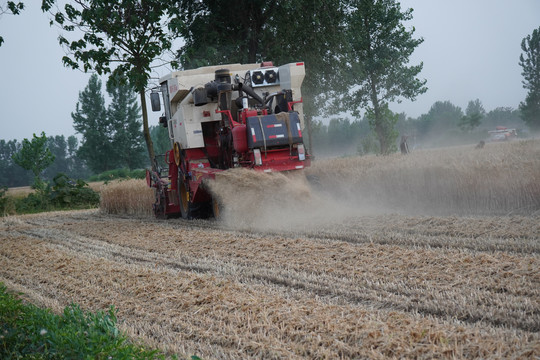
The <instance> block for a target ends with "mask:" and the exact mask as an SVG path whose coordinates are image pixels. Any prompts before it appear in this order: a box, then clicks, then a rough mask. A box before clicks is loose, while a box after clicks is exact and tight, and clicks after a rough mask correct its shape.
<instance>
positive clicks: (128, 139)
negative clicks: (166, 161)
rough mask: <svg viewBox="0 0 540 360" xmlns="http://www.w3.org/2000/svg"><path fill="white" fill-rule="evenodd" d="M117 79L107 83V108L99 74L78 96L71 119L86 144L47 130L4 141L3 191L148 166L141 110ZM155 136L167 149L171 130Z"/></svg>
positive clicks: (0, 159) (0, 160)
mask: <svg viewBox="0 0 540 360" xmlns="http://www.w3.org/2000/svg"><path fill="white" fill-rule="evenodd" d="M116 80H117V81H115V82H112V81H111V82H108V83H107V85H106V91H107V94H108V95H109V98H110V104H109V105H108V106H106V105H105V103H106V101H105V96H104V94H103V91H102V83H101V81H100V80H99V78H98V76H97V75H95V74H93V75H92V76H91V77H90V79H89V82H88V85H87V86H86V87H85V89H84V90H82V91H81V92H80V93H79V101H78V102H77V103H76V105H75V111H74V112H73V113H72V114H71V117H72V120H73V127H74V129H75V131H76V132H77V134H79V135H80V136H81V138H82V140H81V141H79V140H78V138H77V137H76V136H74V135H72V136H69V137H67V138H66V137H65V136H64V135H57V136H48V137H47V136H46V134H45V133H43V132H42V133H41V135H40V136H37V135H36V134H34V136H33V138H32V139H24V140H23V141H22V142H19V141H17V140H9V141H6V140H0V187H4V186H6V187H17V186H27V185H30V184H33V185H34V186H35V187H42V185H43V181H51V180H53V179H54V177H55V176H56V175H57V174H58V173H63V174H65V175H67V176H68V177H70V178H81V179H88V178H89V177H90V176H91V175H94V174H100V173H103V172H105V171H108V170H113V169H118V168H127V169H130V170H133V169H140V168H145V167H147V166H148V165H149V161H148V158H147V157H146V154H145V148H144V142H143V141H144V140H143V136H142V131H141V120H140V106H139V105H138V104H137V99H136V96H135V93H134V92H133V90H132V89H131V88H130V87H129V86H128V85H126V83H125V82H122V81H121V80H119V79H116ZM151 133H152V136H153V137H155V138H156V142H157V145H158V146H160V147H161V148H160V150H163V149H162V148H163V147H164V145H163V144H164V143H165V140H166V139H168V136H167V134H166V131H165V134H163V132H162V131H159V129H158V127H157V126H155V127H153V128H152V129H151ZM163 135H165V137H164V136H163ZM167 146H169V145H167ZM164 151H165V150H163V152H164Z"/></svg>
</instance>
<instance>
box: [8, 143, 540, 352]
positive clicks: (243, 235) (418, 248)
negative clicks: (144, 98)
mask: <svg viewBox="0 0 540 360" xmlns="http://www.w3.org/2000/svg"><path fill="white" fill-rule="evenodd" d="M489 145H497V146H493V147H492V149H490V147H491V146H489ZM513 146H515V148H513ZM515 149H517V150H515ZM520 149H521V150H520ZM483 150H490V151H489V152H486V153H478V152H476V153H475V152H474V150H470V149H466V148H456V149H451V151H446V152H443V153H442V154H436V157H437V158H440V159H443V160H445V161H443V162H439V161H440V160H433V161H435V163H433V166H432V167H434V168H436V169H437V170H433V171H435V172H436V173H437V174H441V173H439V171H442V174H450V172H448V173H447V172H445V171H449V170H442V169H439V166H441V167H442V168H443V169H444V167H445V166H446V167H451V168H452V169H453V170H452V171H454V170H455V169H458V170H460V169H461V170H460V172H458V174H459V175H460V176H458V175H455V177H450V178H448V179H446V182H444V184H443V185H435V184H432V188H431V190H430V191H428V192H425V194H422V193H421V194H420V195H418V194H417V196H416V197H415V198H416V199H417V200H416V201H417V203H415V205H417V208H415V209H412V208H413V207H412V205H411V204H410V203H408V204H407V206H405V207H400V206H399V205H400V204H401V203H400V202H399V201H398V202H396V203H394V202H389V198H388V197H386V198H383V199H382V200H380V201H379V203H376V202H375V203H373V202H372V201H369V202H368V201H367V198H366V197H367V196H368V195H370V192H374V191H375V190H377V191H379V193H380V194H383V195H386V192H388V191H390V190H391V188H392V187H395V186H398V185H399V184H401V183H402V182H403V181H404V179H406V178H407V179H408V181H411V179H423V180H424V181H427V180H426V175H425V174H424V175H422V176H420V175H418V173H419V172H420V173H421V172H424V173H425V172H426V171H429V170H427V169H428V167H427V161H428V158H430V157H431V159H435V155H434V154H433V153H432V154H431V155H430V154H428V153H427V152H426V153H421V152H418V153H413V154H411V156H407V157H403V156H397V155H396V156H392V157H388V158H386V157H385V158H380V157H363V158H345V159H334V160H330V161H329V163H326V164H325V163H324V162H326V161H327V160H324V162H323V161H315V162H314V164H313V167H312V168H311V169H309V171H308V180H306V178H302V177H299V176H296V177H290V176H285V175H283V174H274V175H273V176H269V177H261V174H256V175H253V176H251V175H246V174H245V173H243V172H242V171H238V172H236V171H235V172H230V173H228V174H225V175H224V177H222V178H221V179H218V180H217V181H216V183H215V184H213V185H212V186H213V191H215V192H216V193H218V194H219V195H220V196H221V199H222V200H223V201H224V202H225V204H226V205H228V207H226V208H225V214H224V217H223V218H222V219H221V220H219V221H211V220H194V221H185V220H182V219H172V220H167V221H163V220H157V219H154V218H153V217H152V216H151V215H150V214H149V213H139V212H137V211H135V208H136V206H137V205H136V204H137V203H138V202H137V201H135V202H131V204H132V205H130V206H119V205H115V206H116V207H115V208H116V209H120V210H118V211H107V208H106V207H105V205H103V204H105V203H104V202H103V203H102V207H101V209H97V210H83V211H72V212H53V213H47V214H36V215H25V216H16V217H6V218H3V219H1V220H0V239H1V244H0V281H1V282H4V283H5V284H6V286H7V287H8V288H9V289H11V290H12V291H16V292H22V293H23V294H24V295H23V296H24V298H26V299H27V300H29V301H31V302H33V303H36V304H38V305H40V306H46V307H50V308H52V309H53V310H54V311H61V310H62V309H63V307H64V306H66V305H69V304H70V303H71V302H76V303H79V304H80V305H81V306H82V307H83V308H85V309H89V310H98V309H105V308H107V307H108V306H110V305H114V306H115V307H116V308H117V310H118V319H119V324H120V327H121V329H122V330H123V331H125V332H126V333H127V334H129V335H130V336H131V337H133V338H136V339H140V340H142V341H144V342H146V343H147V344H149V345H151V346H155V347H158V348H160V349H162V350H164V351H166V352H168V353H169V354H178V355H179V357H180V358H183V359H184V358H185V359H187V358H189V357H190V356H191V355H198V356H199V357H201V358H203V359H359V358H369V359H389V358H390V359H392V358H395V359H398V358H419V359H433V358H444V359H460V358H483V359H485V358H490V359H491V358H494V359H534V358H538V357H540V272H539V271H538V269H539V268H540V236H539V234H540V214H539V213H538V209H537V208H535V206H536V205H535V204H536V203H535V201H538V198H537V197H536V195H535V194H537V193H535V191H537V188H536V187H535V184H534V183H533V182H531V181H529V180H531V179H533V180H534V179H538V177H536V176H537V175H536V174H537V173H538V170H539V168H538V166H537V165H538V161H539V160H538V157H536V158H535V156H536V155H537V154H538V144H537V143H535V142H529V143H527V142H525V143H515V144H487V145H486V148H485V149H483ZM514 151H515V152H514ZM519 151H522V153H521V154H520V153H519ZM459 152H463V156H464V158H463V159H462V161H459V160H458V159H455V161H454V163H451V162H450V161H449V159H447V158H444V156H446V155H448V154H449V153H453V154H457V153H459ZM469 152H471V153H472V155H470V154H469ZM509 152H510V153H509ZM512 152H514V153H513V154H511V153H512ZM535 154H536V155H535ZM469 155H470V158H466V156H469ZM489 159H491V163H488V162H487V160H489ZM501 159H511V160H513V161H514V162H513V163H512V165H509V168H512V166H515V169H514V170H513V171H514V174H515V176H514V180H515V181H514V182H512V181H511V180H512V177H509V176H507V175H505V174H507V172H506V170H504V166H503V169H502V170H501V174H502V176H501V177H500V179H499V180H498V178H497V176H494V175H493V176H492V177H491V178H490V179H489V180H488V182H487V184H488V185H489V186H488V189H490V191H491V192H493V191H495V189H503V185H506V190H505V192H512V191H513V192H514V194H515V192H516V191H518V194H522V195H523V197H522V199H521V200H519V201H517V200H512V199H511V198H510V197H508V198H507V199H506V200H504V201H500V202H499V203H500V204H502V205H501V206H504V207H505V208H504V211H501V210H500V209H499V208H497V207H496V206H495V203H494V202H493V201H492V200H489V201H488V200H486V201H485V202H484V203H483V204H484V205H482V206H479V205H474V204H470V205H468V207H466V209H465V210H463V209H462V210H459V209H458V208H457V205H458V204H459V205H463V204H464V203H463V202H462V201H463V200H461V198H459V197H458V198H457V200H456V199H454V196H455V195H450V194H438V193H437V192H435V190H436V189H441V188H447V189H452V191H456V188H454V187H451V186H450V185H451V184H452V183H453V182H454V181H458V179H464V178H467V177H463V176H464V175H465V174H469V175H471V174H472V173H473V172H475V171H476V170H471V169H470V166H471V164H474V163H476V161H477V162H478V163H477V166H478V169H481V171H483V172H485V171H487V170H489V169H492V168H495V167H496V164H497V163H500V161H501ZM441 164H445V165H444V166H442V165H441ZM466 164H469V168H467V167H466ZM527 164H529V165H527ZM413 165H414V166H415V167H416V171H409V170H407V168H410V167H411V166H413ZM422 166H424V168H422ZM460 166H463V168H460ZM527 166H530V168H527ZM369 169H371V172H370V171H368V170H369ZM488 172H489V171H488ZM359 174H363V177H361V178H360V176H359ZM376 174H379V176H382V177H384V178H385V180H384V181H383V180H382V179H380V180H379V181H375V180H376ZM392 174H393V175H392ZM517 174H519V176H521V177H519V176H517ZM392 176H395V177H392ZM471 176H472V175H471ZM527 176H531V178H528V180H527V179H524V177H527ZM346 178H349V181H345V180H346ZM470 178H472V177H470ZM501 179H502V180H501ZM461 181H463V180H461ZM498 181H501V182H500V183H499V182H498ZM474 184H476V183H474ZM474 184H473V185H471V187H466V188H467V189H474V188H475V186H477V184H476V185H474ZM139 185H140V184H133V187H134V188H137V186H139ZM370 186H371V188H370ZM376 186H377V187H380V188H377V189H375V187H376ZM385 186H390V188H389V189H387V190H384V189H385ZM425 186H426V184H425V183H424V185H423V186H422V185H418V184H411V185H410V186H409V187H408V188H407V189H408V190H409V191H411V192H412V191H417V190H415V189H418V188H423V187H425ZM449 186H450V187H449ZM256 187H262V188H264V191H262V192H260V191H259V192H257V191H254V188H256ZM364 187H365V188H364ZM126 188H127V186H126ZM240 188H245V189H246V190H247V191H245V192H241V191H240V190H238V189H240ZM359 188H362V189H363V190H362V191H361V190H359ZM139 189H141V192H142V193H145V194H146V195H145V196H144V197H140V196H141V195H140V194H138V195H135V194H129V193H127V194H125V195H123V197H126V198H127V197H129V196H131V195H133V197H134V198H135V197H137V196H139V197H140V199H141V200H139V202H141V204H142V203H143V202H146V201H148V199H149V198H148V197H147V196H149V195H148V194H151V192H150V193H149V192H148V189H144V190H143V188H142V187H140V188H139ZM355 189H356V190H355ZM519 189H522V190H519ZM394 190H395V191H397V189H394ZM458 190H459V189H458ZM133 191H134V190H133ZM233 191H235V192H236V194H237V196H231V195H230V194H231V192H233ZM460 191H463V190H460ZM475 191H476V190H475ZM102 194H104V193H102ZM105 194H106V193H105ZM110 194H114V192H112V191H111V193H110ZM110 194H109V195H110ZM238 194H241V196H239V195H238ZM428 195H429V196H428ZM493 195H496V194H493ZM498 195H500V194H498ZM399 196H405V195H399ZM111 197H113V196H111ZM119 198H122V196H120V197H119ZM150 198H151V197H150ZM238 198H241V199H240V200H239V199H238ZM374 198H375V199H376V197H374ZM438 199H440V200H438ZM449 199H454V200H452V202H451V204H452V206H451V207H450V209H446V207H445V206H447V204H446V203H447V202H448V201H450V200H449ZM478 199H480V197H478ZM489 199H491V198H489ZM359 200H362V201H359ZM102 201H104V198H103V197H102ZM128 202H129V201H128V200H127V199H126V203H128ZM150 202H151V201H150ZM111 203H114V202H111ZM133 204H134V205H133ZM441 204H442V205H441ZM465 204H467V203H465ZM420 205H423V206H425V207H424V208H422V207H421V206H420ZM145 206H146V205H145ZM122 209H123V210H122ZM425 209H428V210H429V211H431V213H430V212H425V213H422V211H426V210H425ZM456 209H457V210H456ZM526 209H528V210H526ZM458 210H459V211H458ZM475 212H476V213H475ZM501 213H504V215H500V214H501Z"/></svg>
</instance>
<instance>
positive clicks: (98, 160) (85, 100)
mask: <svg viewBox="0 0 540 360" xmlns="http://www.w3.org/2000/svg"><path fill="white" fill-rule="evenodd" d="M101 87H102V84H101V80H99V78H98V76H97V75H96V74H93V75H92V76H90V80H89V81H88V85H87V86H86V87H85V89H84V90H83V91H81V92H79V101H78V102H77V104H76V106H75V112H73V113H71V117H72V119H73V127H74V128H75V131H76V132H77V133H79V134H81V135H82V142H81V146H80V147H79V149H78V150H77V156H78V157H79V158H80V159H82V160H84V161H86V164H87V165H88V167H89V168H90V169H91V170H92V171H93V172H95V173H101V172H103V171H106V170H111V169H114V168H115V165H116V164H115V161H116V160H115V153H114V152H113V150H114V148H113V145H112V133H113V127H112V125H111V123H110V121H109V118H108V117H107V111H106V108H105V98H104V96H103V93H102V91H101Z"/></svg>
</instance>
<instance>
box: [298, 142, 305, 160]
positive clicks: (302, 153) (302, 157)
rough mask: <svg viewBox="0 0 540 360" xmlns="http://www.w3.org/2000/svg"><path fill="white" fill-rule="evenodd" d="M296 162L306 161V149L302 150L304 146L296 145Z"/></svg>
mask: <svg viewBox="0 0 540 360" xmlns="http://www.w3.org/2000/svg"><path fill="white" fill-rule="evenodd" d="M298 160H300V161H304V160H306V149H304V144H298Z"/></svg>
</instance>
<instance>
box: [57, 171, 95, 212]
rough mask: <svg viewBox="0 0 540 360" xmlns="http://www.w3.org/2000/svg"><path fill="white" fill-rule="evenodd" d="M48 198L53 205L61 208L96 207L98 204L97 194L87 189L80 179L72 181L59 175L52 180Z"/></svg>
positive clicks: (63, 175)
mask: <svg viewBox="0 0 540 360" xmlns="http://www.w3.org/2000/svg"><path fill="white" fill-rule="evenodd" d="M48 191H49V192H50V194H49V198H50V199H51V201H52V202H53V204H55V205H58V206H61V207H69V206H87V205H88V206H96V205H98V204H99V194H98V193H97V192H95V191H94V190H92V189H90V188H89V187H88V184H87V183H86V182H84V181H83V180H81V179H77V180H73V179H70V178H69V177H68V176H67V175H65V174H62V173H59V174H58V175H56V176H55V177H54V178H53V185H52V188H50V190H48Z"/></svg>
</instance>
